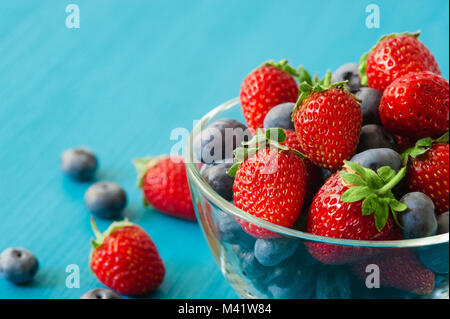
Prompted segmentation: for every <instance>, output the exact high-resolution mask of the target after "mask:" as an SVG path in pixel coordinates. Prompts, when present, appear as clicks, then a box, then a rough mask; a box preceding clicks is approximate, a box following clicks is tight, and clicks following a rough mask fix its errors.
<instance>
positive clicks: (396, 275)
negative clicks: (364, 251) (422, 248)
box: [351, 249, 434, 295]
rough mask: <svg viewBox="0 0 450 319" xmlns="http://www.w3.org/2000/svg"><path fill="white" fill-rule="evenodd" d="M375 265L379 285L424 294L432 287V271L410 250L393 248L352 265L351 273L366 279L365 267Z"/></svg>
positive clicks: (430, 290)
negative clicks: (377, 269) (378, 270)
mask: <svg viewBox="0 0 450 319" xmlns="http://www.w3.org/2000/svg"><path fill="white" fill-rule="evenodd" d="M370 264H374V265H377V266H378V267H379V269H380V285H381V286H384V287H392V288H397V289H401V290H406V291H408V292H412V293H415V294H418V295H426V294H428V293H430V292H432V291H433V289H434V273H433V272H432V271H431V270H429V269H428V268H426V267H425V266H424V265H423V264H422V263H421V262H420V260H419V259H418V258H417V256H416V255H415V254H414V253H413V252H412V251H411V250H405V249H395V250H392V251H390V252H389V253H385V254H383V255H377V256H373V257H370V258H369V259H368V260H366V261H364V262H361V263H358V264H354V265H352V267H351V268H352V271H353V273H354V274H355V275H356V276H357V277H358V278H360V279H361V280H366V278H367V276H368V273H366V267H367V266H368V265H370Z"/></svg>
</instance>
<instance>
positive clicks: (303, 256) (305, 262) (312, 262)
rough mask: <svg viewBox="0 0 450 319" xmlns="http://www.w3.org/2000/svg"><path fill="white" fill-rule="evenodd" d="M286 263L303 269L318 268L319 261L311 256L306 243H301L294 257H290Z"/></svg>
mask: <svg viewBox="0 0 450 319" xmlns="http://www.w3.org/2000/svg"><path fill="white" fill-rule="evenodd" d="M286 262H290V263H291V264H293V265H298V266H302V267H310V266H317V265H318V264H319V261H318V260H317V259H315V258H314V257H312V256H311V254H310V253H309V251H308V249H307V248H306V246H305V244H304V243H300V244H299V245H298V247H297V250H296V251H295V253H294V255H292V256H291V257H289V259H288V260H287V261H286Z"/></svg>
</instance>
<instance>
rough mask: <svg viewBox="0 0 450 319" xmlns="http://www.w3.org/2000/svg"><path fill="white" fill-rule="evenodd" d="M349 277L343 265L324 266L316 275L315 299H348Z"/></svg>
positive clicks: (349, 296)
mask: <svg viewBox="0 0 450 319" xmlns="http://www.w3.org/2000/svg"><path fill="white" fill-rule="evenodd" d="M350 278H351V277H350V275H349V273H348V271H347V269H345V268H343V267H333V266H330V267H324V268H323V270H322V271H321V272H320V273H319V274H318V275H317V280H316V297H317V299H350V298H351V281H350Z"/></svg>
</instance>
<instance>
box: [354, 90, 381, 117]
mask: <svg viewBox="0 0 450 319" xmlns="http://www.w3.org/2000/svg"><path fill="white" fill-rule="evenodd" d="M355 96H356V97H357V98H359V99H360V100H361V103H360V105H361V111H362V116H363V121H362V124H363V125H367V124H379V125H381V121H380V113H379V107H380V101H381V97H382V96H383V92H381V91H378V90H375V89H372V88H369V87H362V88H360V89H359V90H358V91H357V92H356V93H355Z"/></svg>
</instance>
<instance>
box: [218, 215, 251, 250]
mask: <svg viewBox="0 0 450 319" xmlns="http://www.w3.org/2000/svg"><path fill="white" fill-rule="evenodd" d="M217 223H218V227H219V230H220V234H221V239H222V241H223V242H224V243H228V244H232V245H240V246H242V247H244V248H247V249H251V248H253V247H254V244H255V241H256V239H255V238H254V237H253V236H251V235H249V234H247V233H246V232H245V231H244V230H243V229H242V227H241V225H240V224H239V223H238V222H237V221H236V219H234V218H233V217H231V216H230V215H229V214H227V213H225V212H222V211H218V212H217Z"/></svg>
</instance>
